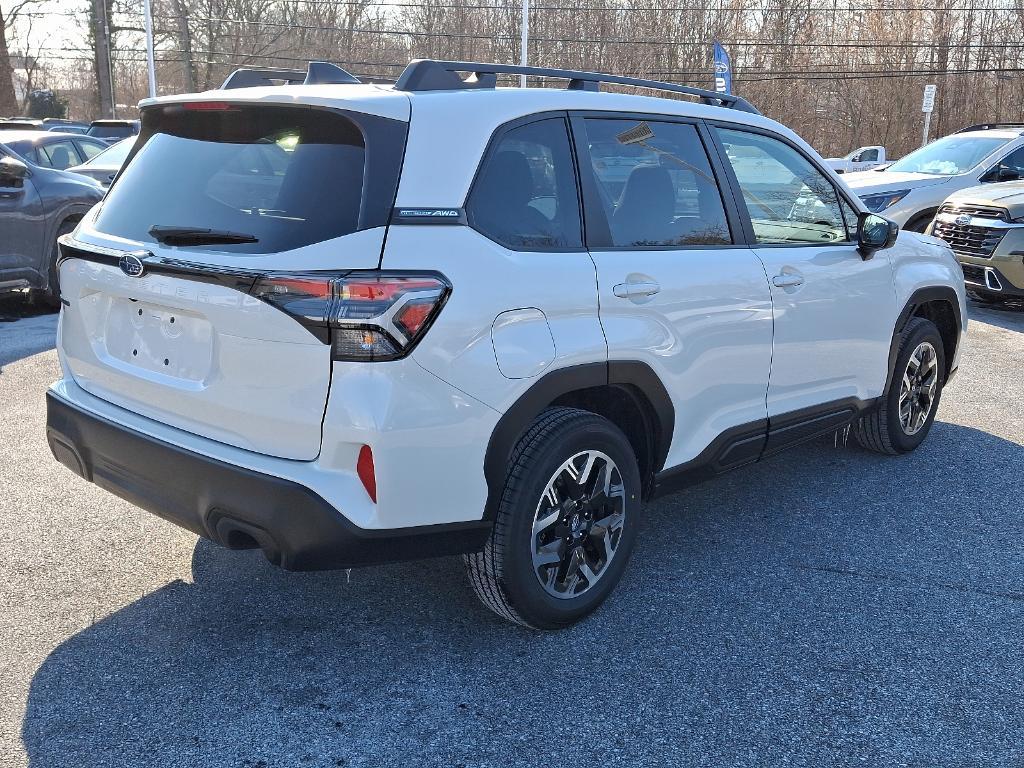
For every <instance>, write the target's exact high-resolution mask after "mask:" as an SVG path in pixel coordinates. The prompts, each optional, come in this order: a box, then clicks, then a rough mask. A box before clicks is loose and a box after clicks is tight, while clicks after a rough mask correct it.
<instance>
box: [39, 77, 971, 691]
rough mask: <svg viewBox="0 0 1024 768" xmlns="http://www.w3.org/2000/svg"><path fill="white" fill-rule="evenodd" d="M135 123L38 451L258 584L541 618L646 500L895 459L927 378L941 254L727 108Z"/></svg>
mask: <svg viewBox="0 0 1024 768" xmlns="http://www.w3.org/2000/svg"><path fill="white" fill-rule="evenodd" d="M462 73H466V74H469V75H471V76H472V80H471V81H470V82H467V81H466V80H465V79H463V77H462ZM516 74H524V75H529V76H531V77H543V78H544V80H545V81H546V82H548V83H551V82H552V81H557V80H562V81H565V80H568V81H569V83H568V87H564V88H554V87H538V88H529V89H518V88H497V87H496V83H497V78H498V77H499V76H501V75H516ZM268 80H278V81H279V80H285V81H287V82H289V83H292V84H289V85H281V86H278V87H276V88H271V87H255V88H250V87H248V86H256V85H261V86H266V85H267V84H268V82H267V81H268ZM606 82H608V83H614V84H616V85H633V86H636V87H639V88H644V89H645V92H647V93H649V92H650V91H652V90H654V91H656V92H659V91H660V92H663V93H667V94H669V95H671V96H676V97H678V96H679V95H684V94H688V95H690V96H691V97H697V98H699V99H701V100H702V101H703V102H704V103H694V102H691V101H687V100H683V99H680V98H656V97H652V96H650V95H644V96H638V95H631V94H625V93H619V92H602V91H601V90H600V87H601V83H606ZM142 113H143V115H144V125H145V128H144V131H143V133H142V134H141V135H140V137H139V140H138V141H139V142H140V143H139V144H137V145H136V147H135V150H134V151H133V153H132V154H131V155H130V157H129V159H128V161H127V164H126V165H125V167H124V168H123V170H122V171H121V172H120V173H119V174H118V175H117V178H116V179H115V180H114V183H113V185H112V186H111V187H110V190H109V192H108V193H107V197H106V199H105V201H104V203H103V205H101V206H97V207H96V208H95V209H94V211H93V212H91V213H90V214H88V215H87V216H86V218H85V219H83V220H82V222H81V224H80V225H79V227H78V229H77V230H76V231H75V233H74V234H73V235H70V236H67V237H64V238H62V239H61V246H60V249H61V256H60V267H59V269H60V283H61V299H62V301H63V302H65V304H64V306H63V308H62V310H61V319H60V332H59V334H58V339H59V342H58V344H59V349H60V362H61V365H62V366H63V368H62V377H61V379H60V381H58V382H57V383H55V384H54V385H53V386H52V387H51V389H50V391H49V392H48V395H47V414H48V416H47V431H46V437H47V440H48V442H49V445H50V448H51V450H52V452H53V454H54V456H55V457H56V459H57V460H58V461H60V462H62V463H63V464H65V465H66V466H67V467H68V468H69V469H71V470H72V471H74V472H76V473H77V474H79V475H81V476H83V477H85V478H87V479H89V480H92V481H94V482H96V483H98V484H100V485H102V486H103V488H105V489H106V490H108V491H112V492H113V493H116V494H119V495H121V496H122V497H124V498H126V499H128V500H129V501H131V502H132V503H135V504H137V505H139V506H141V507H143V508H146V509H149V510H151V511H152V512H155V513H156V514H158V515H160V516H162V517H164V518H166V519H168V520H170V521H173V522H176V523H177V524H179V525H182V526H184V527H186V528H188V529H189V530H191V531H194V532H195V533H197V534H199V535H201V536H205V537H208V538H210V539H212V540H213V541H216V542H218V543H220V544H222V545H223V546H226V547H229V548H235V549H241V548H260V549H262V550H263V552H264V553H265V554H266V556H267V557H268V558H269V559H270V561H271V562H273V563H275V564H278V565H281V566H283V567H285V568H289V569H294V570H303V569H320V568H342V567H344V568H347V567H352V566H357V565H367V564H371V563H376V562H382V561H394V560H401V559H406V558H417V557H429V556H438V555H450V554H463V555H464V556H465V558H464V560H465V564H466V567H467V571H468V575H469V579H470V583H471V584H472V585H473V588H474V590H475V591H476V593H477V595H478V597H479V598H480V599H481V601H482V602H483V603H484V604H485V605H486V606H488V607H489V608H491V609H492V610H493V611H495V612H496V613H497V614H499V615H500V616H502V617H504V618H506V619H509V620H512V621H515V622H519V623H521V624H525V625H527V626H531V627H537V628H549V629H550V628H557V627H564V626H566V625H568V624H571V623H572V622H574V621H577V620H578V619H580V618H582V617H583V616H585V615H586V614H587V613H589V612H590V611H592V610H594V609H595V608H596V607H597V606H598V605H600V604H601V602H602V601H603V600H604V599H605V598H606V597H607V596H608V595H609V593H610V592H611V591H612V590H613V588H614V587H615V585H616V583H617V582H618V581H619V578H620V576H621V575H622V573H623V571H624V569H625V567H626V562H627V560H628V558H629V554H630V551H631V549H632V548H633V544H634V541H635V540H636V538H637V535H638V534H641V535H646V534H651V535H652V536H657V535H658V528H659V526H658V525H647V524H645V520H644V518H645V516H644V513H643V511H642V509H641V504H642V502H643V501H644V500H645V499H650V498H654V497H655V496H657V495H658V494H661V493H666V492H669V491H671V490H673V489H676V488H682V487H685V486H686V485H687V484H689V483H692V482H696V481H698V480H700V479H701V478H705V477H708V476H711V475H713V474H716V473H718V472H722V471H725V470H728V469H730V468H733V467H738V466H743V465H746V464H749V463H752V462H755V461H758V460H759V459H760V458H761V457H762V456H767V455H770V454H773V453H775V452H777V451H780V450H782V449H784V448H786V447H789V446H792V445H795V444H797V443H800V442H803V441H805V440H807V439H810V438H813V437H816V436H819V435H823V434H829V433H832V432H834V431H836V430H841V429H845V428H846V427H847V426H849V427H851V430H852V435H853V436H854V437H855V439H857V440H858V441H859V442H860V443H861V445H863V446H864V447H865V448H868V449H870V450H874V451H877V452H880V453H885V454H900V453H907V452H909V451H912V450H914V449H915V448H916V447H917V446H918V445H920V444H921V442H922V441H923V440H924V439H925V437H926V436H927V435H928V433H929V429H930V427H931V425H932V422H933V419H934V417H935V413H936V409H937V408H938V404H939V399H940V397H941V394H942V390H943V387H944V385H945V383H946V382H947V381H948V380H949V378H950V377H951V376H952V375H953V374H954V373H955V371H956V369H957V364H958V358H959V350H960V345H961V338H962V335H963V333H964V331H965V329H966V324H967V319H966V314H965V303H966V302H965V300H964V284H963V279H962V274H961V271H960V268H959V266H958V265H957V262H956V260H955V259H954V257H953V254H952V252H951V251H950V249H949V248H948V247H947V246H946V245H945V244H944V243H942V242H940V241H938V240H936V239H934V238H931V237H924V236H922V235H917V234H914V233H910V232H899V229H898V227H897V226H896V225H895V224H894V223H893V222H891V221H888V220H886V219H884V218H882V217H881V216H878V215H875V214H872V213H870V212H869V211H867V210H865V209H864V206H863V204H862V203H861V202H860V201H859V200H858V199H857V198H856V197H855V196H854V195H852V194H851V193H850V191H849V189H848V188H847V187H846V186H845V185H844V184H842V183H841V181H840V180H839V179H838V178H837V177H836V176H835V174H834V172H832V171H831V170H830V169H828V168H827V167H826V166H825V165H824V163H823V162H822V160H821V158H820V157H819V156H818V155H817V154H816V153H815V152H814V150H813V149H812V148H811V147H810V146H808V145H807V143H806V142H804V141H803V140H801V139H800V138H799V137H798V136H797V135H796V134H795V133H793V131H791V130H789V129H788V128H786V127H785V126H783V125H780V124H779V123H776V122H774V121H772V120H770V119H768V118H766V117H764V116H762V115H760V114H759V113H758V112H757V110H756V109H754V107H752V106H751V105H750V104H749V103H747V102H746V101H744V100H743V99H742V98H740V97H738V96H733V95H728V94H723V93H714V92H710V91H705V90H700V89H695V88H689V87H687V86H683V85H679V84H677V83H658V82H652V81H646V80H633V79H630V78H623V77H616V76H612V75H600V74H595V73H587V72H570V71H565V70H550V69H540V68H533V67H517V66H510V65H500V64H479V63H473V62H446V61H428V60H419V61H415V62H412V63H411V64H410V65H409V66H408V68H407V69H406V70H405V71H404V72H403V73H402V75H401V76H400V77H399V79H398V80H397V82H396V83H394V85H389V86H385V87H381V86H378V85H372V84H366V83H360V82H359V81H358V80H357V79H356V78H355V77H353V76H352V75H350V74H349V73H347V72H344V71H343V70H341V69H339V68H337V67H333V66H331V65H328V64H325V63H323V62H314V63H312V64H310V65H309V69H308V71H306V72H288V73H284V76H283V73H282V72H281V71H280V70H270V71H266V70H264V71H260V70H240V71H238V72H236V73H235V74H233V75H232V76H231V77H229V78H228V80H227V82H226V83H225V85H224V87H223V88H222V89H220V90H216V91H212V92H208V93H203V94H189V95H177V96H170V97H162V98H158V99H149V100H147V101H145V102H143V104H142ZM453 125H455V126H458V130H451V128H452V126H453ZM140 147H141V148H140ZM438 169H443V173H439V172H438ZM584 221H585V222H586V226H584ZM939 437H940V438H946V439H948V437H949V436H948V434H944V435H940V436H939ZM798 461H799V459H798ZM777 468H778V469H780V470H784V469H785V463H780V464H779V465H777ZM646 522H648V523H649V522H651V521H650V520H647V521H646ZM641 529H642V530H641ZM678 578H681V576H680V575H679V574H663V575H662V580H663V582H665V583H669V582H672V580H673V579H676V580H677V579H678ZM569 674H570V677H571V675H572V674H574V673H572V672H570V673H569Z"/></svg>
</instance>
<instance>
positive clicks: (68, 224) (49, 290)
mask: <svg viewBox="0 0 1024 768" xmlns="http://www.w3.org/2000/svg"><path fill="white" fill-rule="evenodd" d="M77 226H78V220H77V219H66V220H65V221H62V222H61V224H60V226H59V227H57V234H56V235H54V237H53V245H52V246H51V247H50V260H49V262H48V264H47V268H46V288H41V289H39V290H37V291H33V294H34V299H35V300H36V301H39V302H40V303H42V304H46V305H48V306H51V307H60V278H59V276H58V274H57V257H58V256H60V251H59V249H58V248H57V239H58V238H60V237H61V236H62V235H66V234H68V233H70V232H73V231H74V230H75V227H77Z"/></svg>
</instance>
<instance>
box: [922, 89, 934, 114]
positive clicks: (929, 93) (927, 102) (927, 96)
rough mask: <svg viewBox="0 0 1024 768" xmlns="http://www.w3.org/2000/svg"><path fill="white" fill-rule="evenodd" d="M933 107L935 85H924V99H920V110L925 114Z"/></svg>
mask: <svg viewBox="0 0 1024 768" xmlns="http://www.w3.org/2000/svg"><path fill="white" fill-rule="evenodd" d="M933 109H935V86H934V85H926V86H925V87H924V99H923V100H922V101H921V111H922V112H924V113H926V114H927V113H928V112H931V111H932V110H933Z"/></svg>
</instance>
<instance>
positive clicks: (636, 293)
mask: <svg viewBox="0 0 1024 768" xmlns="http://www.w3.org/2000/svg"><path fill="white" fill-rule="evenodd" d="M660 290H661V286H660V285H658V284H657V283H655V282H654V281H649V282H643V283H619V284H618V285H616V286H614V287H613V288H612V293H614V294H615V295H616V296H618V297H619V298H620V299H641V298H643V297H645V296H653V295H654V294H656V293H657V292H658V291H660Z"/></svg>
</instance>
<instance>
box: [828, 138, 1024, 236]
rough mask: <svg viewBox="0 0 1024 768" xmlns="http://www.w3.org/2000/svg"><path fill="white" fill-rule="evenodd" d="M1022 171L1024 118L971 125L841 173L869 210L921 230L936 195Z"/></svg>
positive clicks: (1023, 173) (941, 196)
mask: <svg viewBox="0 0 1024 768" xmlns="http://www.w3.org/2000/svg"><path fill="white" fill-rule="evenodd" d="M1022 177H1024V123H999V124H992V123H985V124H982V125H972V126H969V127H967V128H964V129H962V130H960V131H957V132H956V133H954V134H951V135H949V136H946V137H944V138H941V139H939V140H937V141H934V142H932V143H931V144H928V145H927V146H924V147H921V148H920V149H918V150H915V151H914V152H911V153H910V154H909V155H907V156H906V157H903V158H901V159H900V160H897V161H896V162H895V163H893V164H892V165H890V166H888V167H886V168H883V169H879V170H874V171H862V172H859V173H848V174H844V175H843V180H844V181H846V183H847V185H848V186H849V187H850V189H852V190H853V191H854V192H855V193H856V194H857V195H858V196H859V197H860V199H861V200H863V201H864V205H866V206H867V207H868V209H869V210H871V211H873V212H875V213H881V214H884V215H885V217H886V218H887V219H891V220H892V221H895V222H896V223H897V224H899V225H900V226H901V227H903V228H904V229H909V230H910V231H912V232H924V231H925V228H926V227H927V226H928V225H929V224H930V223H931V220H932V217H934V216H935V213H936V211H938V210H939V206H940V205H942V201H943V200H945V199H946V198H947V197H949V196H950V195H951V194H953V193H954V192H957V191H958V190H961V189H966V188H967V187H973V186H975V185H977V184H998V183H1002V182H1006V181H1013V180H1015V179H1019V178H1022Z"/></svg>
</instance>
